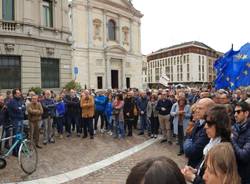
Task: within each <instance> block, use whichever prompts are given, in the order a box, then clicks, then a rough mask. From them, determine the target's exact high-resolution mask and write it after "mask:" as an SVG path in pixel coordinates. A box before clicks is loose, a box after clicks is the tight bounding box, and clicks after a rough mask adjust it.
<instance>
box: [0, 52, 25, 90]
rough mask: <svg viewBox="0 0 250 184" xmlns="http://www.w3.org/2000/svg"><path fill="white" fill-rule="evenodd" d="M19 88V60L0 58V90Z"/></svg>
mask: <svg viewBox="0 0 250 184" xmlns="http://www.w3.org/2000/svg"><path fill="white" fill-rule="evenodd" d="M13 88H21V59H20V57H19V56H0V89H13Z"/></svg>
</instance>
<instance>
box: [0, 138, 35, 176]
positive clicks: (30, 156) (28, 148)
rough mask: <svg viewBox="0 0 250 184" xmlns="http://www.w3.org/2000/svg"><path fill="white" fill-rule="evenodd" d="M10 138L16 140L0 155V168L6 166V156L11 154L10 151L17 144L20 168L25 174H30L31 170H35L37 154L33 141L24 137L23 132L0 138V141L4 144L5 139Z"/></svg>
mask: <svg viewBox="0 0 250 184" xmlns="http://www.w3.org/2000/svg"><path fill="white" fill-rule="evenodd" d="M10 139H15V140H16V141H15V143H14V144H12V146H11V147H10V148H9V149H8V150H7V151H6V152H4V153H3V154H2V155H0V169H4V168H5V167H6V165H7V162H6V158H7V157H9V156H10V155H11V154H12V151H13V150H14V149H15V148H16V147H17V146H18V145H20V147H19V151H18V163H19V165H20V167H21V169H22V170H23V171H24V172H25V173H26V174H32V173H33V172H35V171H36V168H37V162H38V154H37V150H36V146H35V145H34V143H33V142H31V141H30V140H28V139H26V138H25V136H24V135H23V133H18V134H16V135H14V136H10V137H6V138H3V139H0V142H2V143H3V144H4V143H5V141H7V140H10Z"/></svg>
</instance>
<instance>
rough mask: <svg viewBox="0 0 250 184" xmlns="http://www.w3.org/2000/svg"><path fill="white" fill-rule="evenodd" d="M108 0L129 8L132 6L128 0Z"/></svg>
mask: <svg viewBox="0 0 250 184" xmlns="http://www.w3.org/2000/svg"><path fill="white" fill-rule="evenodd" d="M109 1H110V2H113V3H116V4H119V5H121V6H124V7H127V8H131V6H132V5H131V4H130V2H129V1H128V0H109Z"/></svg>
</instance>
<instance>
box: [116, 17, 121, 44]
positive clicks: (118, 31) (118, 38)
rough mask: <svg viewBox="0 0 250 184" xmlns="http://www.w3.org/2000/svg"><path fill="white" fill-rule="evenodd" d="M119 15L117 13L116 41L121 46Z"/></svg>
mask: <svg viewBox="0 0 250 184" xmlns="http://www.w3.org/2000/svg"><path fill="white" fill-rule="evenodd" d="M120 19H121V16H120V15H118V23H117V27H116V29H117V42H118V43H119V44H120V46H122V36H121V20H120Z"/></svg>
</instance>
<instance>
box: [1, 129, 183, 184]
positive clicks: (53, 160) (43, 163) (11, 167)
mask: <svg viewBox="0 0 250 184" xmlns="http://www.w3.org/2000/svg"><path fill="white" fill-rule="evenodd" d="M148 139H149V138H148V137H144V136H137V135H135V134H134V136H133V137H131V138H128V137H127V138H126V139H125V140H118V139H113V138H112V137H110V136H109V135H104V134H98V135H97V137H95V139H94V140H91V139H89V138H87V139H82V138H78V137H76V136H74V137H71V138H63V139H59V138H58V139H57V140H56V143H55V144H48V145H46V146H43V149H41V150H38V151H39V163H38V168H37V171H36V172H35V173H33V174H32V175H30V176H27V175H26V174H24V173H23V171H22V170H21V169H20V167H19V165H18V162H17V159H16V158H15V157H11V158H9V159H8V160H7V163H8V165H7V167H6V168H5V169H4V170H0V183H7V182H20V181H28V180H34V179H38V178H46V177H49V176H54V175H58V174H62V173H65V172H69V171H72V170H74V169H78V168H80V167H84V166H87V165H90V164H92V163H95V162H98V161H101V160H103V159H106V158H108V157H110V156H113V155H115V154H117V153H120V152H122V151H125V150H127V149H129V148H131V147H133V146H135V145H138V144H141V143H143V142H145V141H146V140H148ZM176 152H177V146H176V145H172V146H169V145H167V144H160V143H159V142H156V143H155V144H153V145H151V146H149V147H148V148H146V149H144V150H142V151H140V152H137V153H135V154H134V155H132V156H130V157H128V158H125V159H124V160H121V161H118V162H116V163H114V164H112V165H110V166H108V167H106V168H104V169H101V170H99V171H96V172H94V173H91V174H89V175H87V176H85V177H82V178H78V179H75V180H73V181H70V182H68V183H73V184H77V183H79V184H80V183H81V184H82V183H86V184H90V183H91V184H92V183H93V184H95V183H98V184H99V183H100V184H101V183H103V184H105V183H107V184H108V183H109V184H113V183H114V184H119V183H125V180H126V178H127V175H128V173H129V171H130V169H131V168H132V167H133V166H134V165H135V164H136V163H137V162H138V161H141V160H143V159H145V158H148V157H151V156H159V155H164V156H168V157H170V158H172V159H174V160H175V161H176V162H177V163H178V164H179V165H180V166H181V167H182V166H183V165H184V164H185V162H186V161H185V158H184V157H178V156H176Z"/></svg>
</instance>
